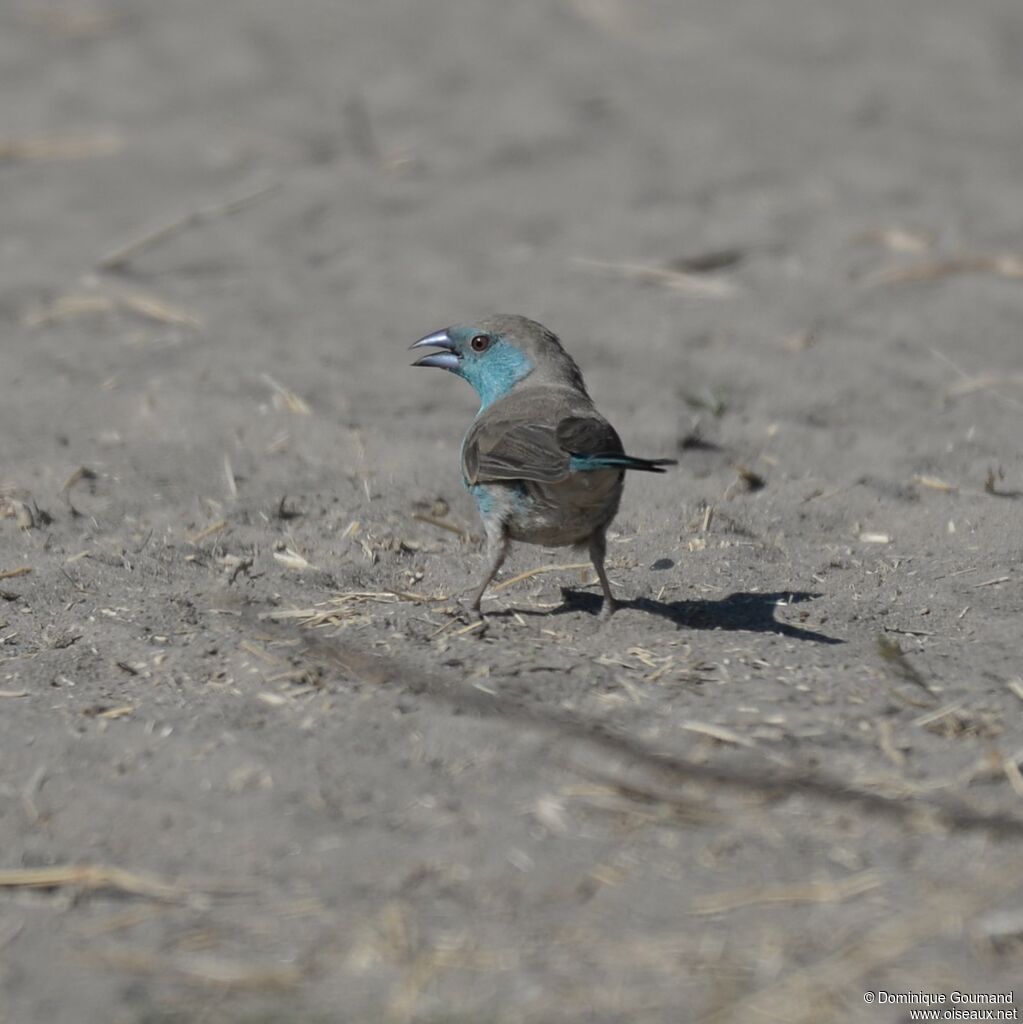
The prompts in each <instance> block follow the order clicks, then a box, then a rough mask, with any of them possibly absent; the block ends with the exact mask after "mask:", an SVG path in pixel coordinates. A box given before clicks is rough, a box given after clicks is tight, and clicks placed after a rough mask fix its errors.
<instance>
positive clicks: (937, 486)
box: [913, 473, 959, 494]
mask: <svg viewBox="0 0 1023 1024" xmlns="http://www.w3.org/2000/svg"><path fill="white" fill-rule="evenodd" d="M913 483H915V484H919V485H920V486H921V487H926V488H927V490H929V491H944V492H945V493H946V494H951V493H953V492H954V491H957V490H959V488H958V487H956V485H955V484H950V483H948V482H947V481H945V480H942V479H941V478H940V477H936V476H925V475H923V474H920V473H917V474H916V475H915V476H914V477H913Z"/></svg>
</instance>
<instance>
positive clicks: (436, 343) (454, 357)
mask: <svg viewBox="0 0 1023 1024" xmlns="http://www.w3.org/2000/svg"><path fill="white" fill-rule="evenodd" d="M411 347H412V348H439V349H442V350H443V351H441V352H431V353H430V354H429V355H428V356H423V357H422V359H417V360H416V361H415V362H414V363H413V364H412V365H413V366H437V367H440V369H442V370H451V371H454V370H457V369H458V367H459V365H460V364H461V359H460V358H459V356H458V353H457V352H456V351H455V343H454V342H453V341H452V340H451V335H450V334H448V332H447V330H446V329H445V330H443V331H435V332H434V333H433V334H428V335H427V336H426V337H425V338H420V339H419V341H417V342H416V343H415V344H414V345H412V346H411Z"/></svg>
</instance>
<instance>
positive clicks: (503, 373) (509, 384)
mask: <svg viewBox="0 0 1023 1024" xmlns="http://www.w3.org/2000/svg"><path fill="white" fill-rule="evenodd" d="M459 333H461V332H459ZM475 333H476V332H474V331H468V332H466V334H467V336H466V337H464V338H459V342H460V345H459V349H460V351H459V355H460V357H461V364H460V365H459V368H458V369H457V370H456V371H455V372H456V373H457V374H458V375H459V376H460V377H464V378H465V379H466V380H467V381H468V382H469V383H470V384H471V385H472V386H473V387H474V388H475V389H476V394H478V395H479V396H480V402H481V405H480V408H481V409H485V408H486V407H487V406H488V405H490V404H491V403H492V402H496V401H497V400H498V399H499V398H503V397H504V396H505V395H506V394H508V392H509V391H511V389H512V388H513V387H515V385H516V384H517V383H518V382H519V381H520V380H522V378H523V377H525V376H526V375H527V374H528V373H529V372H530V371H531V370H532V369H533V364H532V363H531V362H530V361H529V359H528V358H527V357H526V355H525V354H524V353H523V352H522V351H521V350H520V349H518V348H516V347H515V346H514V345H512V344H511V343H510V342H507V341H505V340H504V338H500V337H495V338H494V340H493V342H492V343H491V345H490V347H489V348H488V349H487V350H486V351H485V352H474V351H473V350H472V347H471V345H470V344H469V339H470V337H471V336H472V335H473V334H475Z"/></svg>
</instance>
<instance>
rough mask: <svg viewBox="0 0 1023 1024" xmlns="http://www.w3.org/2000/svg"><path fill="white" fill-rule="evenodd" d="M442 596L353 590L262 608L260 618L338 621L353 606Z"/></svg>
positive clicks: (306, 623) (307, 622) (314, 622)
mask: <svg viewBox="0 0 1023 1024" xmlns="http://www.w3.org/2000/svg"><path fill="white" fill-rule="evenodd" d="M443 600H445V598H443V597H428V596H427V595H425V594H413V593H409V592H406V591H401V590H354V591H351V592H349V593H345V594H338V595H337V596H335V597H332V598H331V599H330V600H329V601H323V602H321V603H320V604H317V605H313V606H312V607H311V608H282V609H279V610H275V611H270V612H261V613H260V615H259V617H260V619H262V620H267V621H271V622H285V621H288V620H297V621H298V623H299V625H302V626H311V627H316V626H324V625H338V624H340V623H342V622H344V621H346V620H347V619H350V618H352V617H353V616H354V615H355V614H356V611H355V609H356V607H357V606H358V605H362V604H368V603H369V604H399V603H403V602H412V603H415V604H428V603H429V602H431V601H443Z"/></svg>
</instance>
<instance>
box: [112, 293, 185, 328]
mask: <svg viewBox="0 0 1023 1024" xmlns="http://www.w3.org/2000/svg"><path fill="white" fill-rule="evenodd" d="M113 294H114V298H115V299H116V300H117V302H118V304H119V305H121V306H122V307H123V308H125V309H128V310H131V312H133V313H137V314H138V315H139V316H143V317H145V318H146V319H147V320H154V321H155V322H156V323H160V324H170V325H171V326H172V327H187V328H188V329H189V330H191V331H199V330H202V327H203V323H202V321H201V320H200V319H199V318H198V317H196V316H193V315H192V314H191V313H189V312H187V311H186V310H183V309H179V308H178V307H176V306H172V305H170V304H169V303H167V302H164V301H163V299H159V298H157V297H156V296H155V295H149V294H147V293H146V292H139V291H130V292H128V291H120V290H118V291H116V292H114V293H113Z"/></svg>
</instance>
